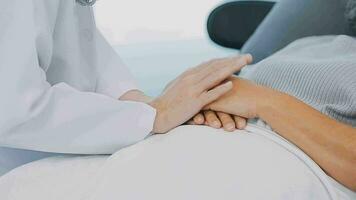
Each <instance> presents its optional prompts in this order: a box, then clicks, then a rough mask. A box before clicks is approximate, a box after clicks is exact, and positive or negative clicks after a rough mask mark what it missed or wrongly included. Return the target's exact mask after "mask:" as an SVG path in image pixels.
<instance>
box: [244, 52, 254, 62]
mask: <svg viewBox="0 0 356 200" xmlns="http://www.w3.org/2000/svg"><path fill="white" fill-rule="evenodd" d="M244 57H245V58H246V61H247V63H248V64H250V63H252V62H253V56H252V55H251V54H249V53H248V54H245V55H244Z"/></svg>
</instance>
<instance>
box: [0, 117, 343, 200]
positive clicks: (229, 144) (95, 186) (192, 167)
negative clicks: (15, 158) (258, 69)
mask: <svg viewBox="0 0 356 200" xmlns="http://www.w3.org/2000/svg"><path fill="white" fill-rule="evenodd" d="M0 199H1V200H22V199H36V200H52V199H53V200H57V199H58V200H63V199H66V200H79V199H85V200H103V199H105V200H111V199H113V200H114V199H115V200H116V199H120V200H146V199H150V200H151V199H154V200H166V199H170V200H178V199H180V200H181V199H185V200H190V199H192V200H193V199H194V200H196V199H204V200H213V199H214V200H216V199H224V200H229V199H233V200H236V199H244V200H255V199H256V200H257V199H259V200H260V199H273V200H294V199H295V200H300V199H322V200H328V199H332V200H337V199H347V197H342V198H341V197H340V196H339V194H338V193H337V192H336V190H335V188H334V187H333V185H332V184H331V183H330V182H329V179H328V177H327V175H326V174H325V173H324V172H323V171H322V170H321V169H320V168H319V167H318V166H317V165H316V164H315V163H314V162H313V161H312V160H311V159H310V158H309V157H308V156H306V155H305V154H304V153H303V152H302V151H300V150H299V149H298V148H296V147H295V146H293V145H292V144H290V143H288V142H287V141H286V140H284V139H283V138H281V137H279V136H277V135H275V134H274V133H273V132H271V131H269V130H267V129H263V128H261V127H258V126H255V125H251V124H250V125H249V126H248V128H247V130H245V131H236V132H235V133H225V132H223V131H222V130H215V129H211V128H209V127H203V126H183V127H179V128H177V129H175V130H173V131H171V132H170V133H169V134H167V135H157V136H153V137H151V138H148V139H147V140H145V141H143V142H141V143H138V144H136V145H133V146H131V147H128V148H126V149H123V150H121V151H119V152H118V153H116V154H114V155H112V156H111V157H106V156H90V157H55V158H49V159H44V160H41V161H37V162H34V163H30V164H28V165H25V166H23V167H20V168H18V169H15V170H13V171H12V172H10V173H8V174H7V175H5V176H3V177H2V178H1V179H0Z"/></svg>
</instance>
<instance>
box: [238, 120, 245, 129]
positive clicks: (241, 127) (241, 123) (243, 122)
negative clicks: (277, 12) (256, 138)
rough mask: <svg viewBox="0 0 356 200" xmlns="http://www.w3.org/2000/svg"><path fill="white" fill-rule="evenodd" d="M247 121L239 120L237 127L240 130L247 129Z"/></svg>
mask: <svg viewBox="0 0 356 200" xmlns="http://www.w3.org/2000/svg"><path fill="white" fill-rule="evenodd" d="M246 124H247V123H246V120H245V119H241V118H239V120H237V122H236V125H237V128H238V129H245V128H246Z"/></svg>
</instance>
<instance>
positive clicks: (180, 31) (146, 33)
mask: <svg viewBox="0 0 356 200" xmlns="http://www.w3.org/2000/svg"><path fill="white" fill-rule="evenodd" d="M220 3H221V0H194V1H192V0H151V1H138V0H98V1H97V3H96V4H95V7H94V10H95V15H96V23H97V26H98V27H99V29H100V31H101V32H102V33H103V34H104V36H105V37H106V38H107V39H108V41H109V42H110V43H111V44H112V45H113V46H114V48H115V49H116V50H117V52H118V53H119V55H120V57H121V58H122V59H123V61H124V62H125V64H126V65H127V66H128V67H129V68H130V70H131V71H132V73H133V75H134V76H135V78H136V79H137V81H138V83H139V86H140V88H141V89H142V90H143V91H144V92H146V93H147V94H149V95H152V96H156V95H158V94H159V93H160V92H161V90H162V89H163V88H164V86H165V85H166V84H167V83H168V82H169V81H170V80H172V79H173V78H175V77H176V76H177V75H179V74H180V73H181V72H183V71H184V70H186V69H187V68H189V67H194V66H195V65H198V64H200V63H201V62H203V61H207V60H210V59H212V58H217V57H225V56H231V55H234V54H237V53H238V52H237V51H235V50H230V49H226V48H222V47H219V46H217V45H215V44H214V43H213V42H211V41H210V39H209V38H208V35H207V32H206V21H207V17H208V15H209V13H210V12H211V11H212V10H213V9H214V8H215V7H216V6H218V5H219V4H220Z"/></svg>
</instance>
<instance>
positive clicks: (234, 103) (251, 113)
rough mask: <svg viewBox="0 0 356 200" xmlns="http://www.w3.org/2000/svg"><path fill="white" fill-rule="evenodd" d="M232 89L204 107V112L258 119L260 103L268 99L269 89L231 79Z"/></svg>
mask: <svg viewBox="0 0 356 200" xmlns="http://www.w3.org/2000/svg"><path fill="white" fill-rule="evenodd" d="M229 80H231V81H232V83H233V89H232V90H230V92H228V93H226V94H225V95H223V96H222V97H221V98H219V99H218V100H217V101H215V102H213V103H211V104H210V105H208V106H206V107H205V109H206V110H214V111H220V112H224V113H230V114H232V115H236V116H241V117H244V118H247V119H250V118H256V117H258V113H257V108H258V105H259V103H260V102H262V101H264V100H265V99H266V98H268V97H269V94H270V93H269V91H270V90H271V89H269V88H267V87H263V86H259V85H256V84H255V83H253V82H251V81H249V80H245V79H242V78H238V77H231V78H230V79H229Z"/></svg>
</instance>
